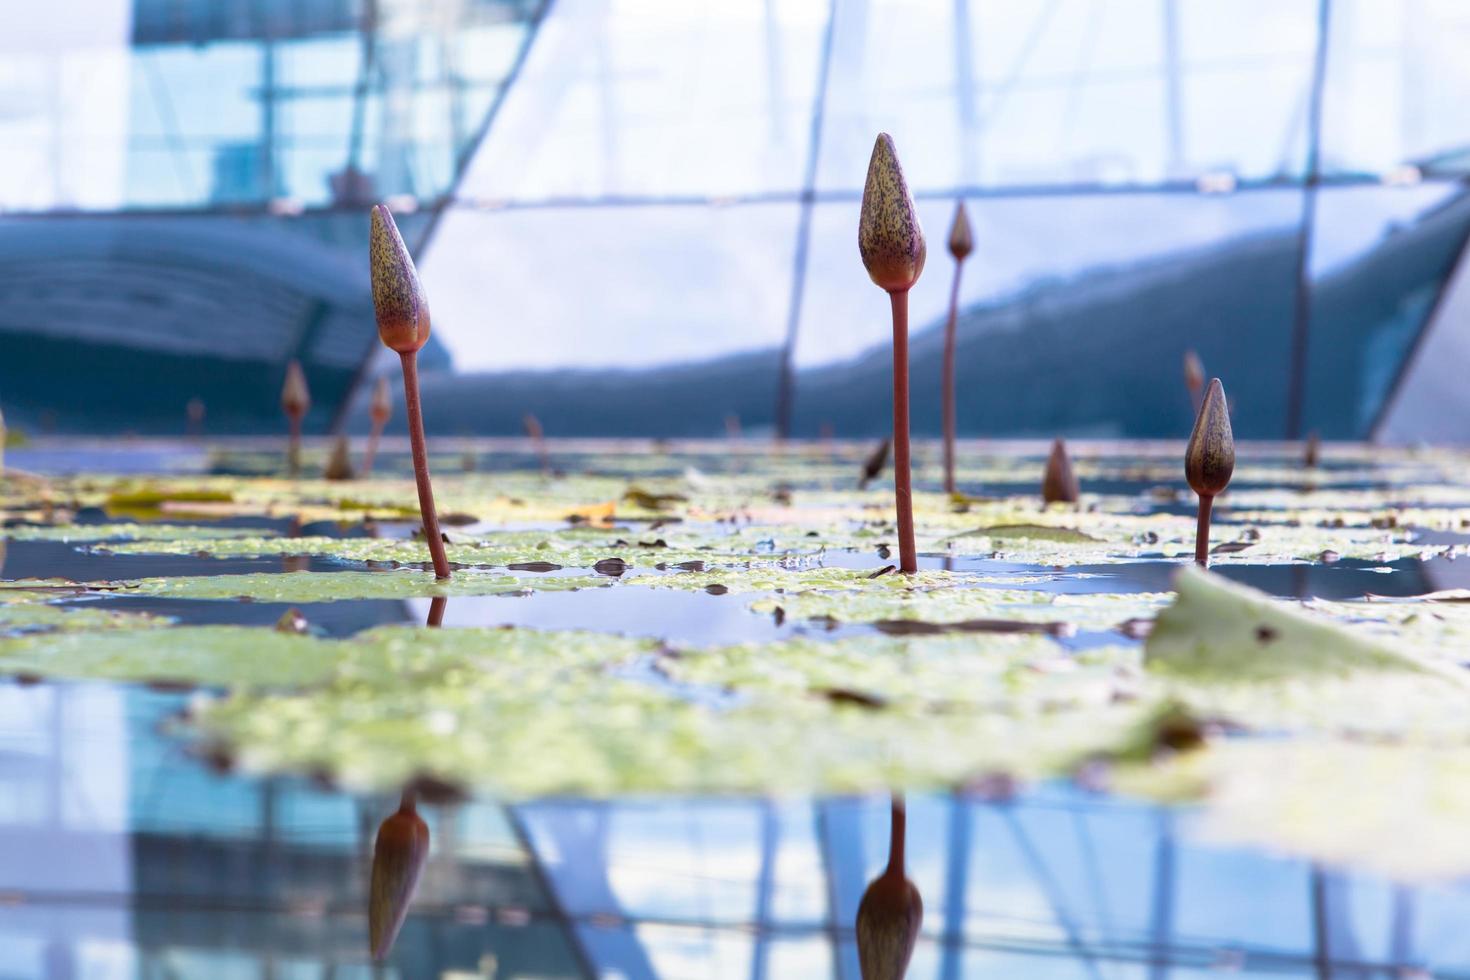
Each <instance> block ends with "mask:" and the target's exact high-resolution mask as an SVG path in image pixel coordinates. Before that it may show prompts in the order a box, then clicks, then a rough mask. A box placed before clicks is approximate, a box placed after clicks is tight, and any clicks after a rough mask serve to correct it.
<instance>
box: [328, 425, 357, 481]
mask: <svg viewBox="0 0 1470 980" xmlns="http://www.w3.org/2000/svg"><path fill="white" fill-rule="evenodd" d="M322 476H324V477H326V478H327V479H328V480H350V479H352V478H353V476H354V474H353V472H352V451H351V449H350V447H349V446H348V445H347V437H346V436H345V435H341V436H338V437H337V441H336V442H335V443H334V444H333V445H332V455H331V456H330V457H328V458H327V468H326V469H325V470H324V471H323V472H322Z"/></svg>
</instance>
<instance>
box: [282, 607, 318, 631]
mask: <svg viewBox="0 0 1470 980" xmlns="http://www.w3.org/2000/svg"><path fill="white" fill-rule="evenodd" d="M275 631H276V632H277V633H294V634H296V635H298V636H299V635H303V634H306V633H309V632H311V624H310V623H308V622H307V621H306V617H305V616H304V615H302V613H301V610H300V609H297V608H296V607H295V606H292V607H291V608H290V609H287V610H286V611H285V612H283V613H281V618H280V619H278V620H276V625H275Z"/></svg>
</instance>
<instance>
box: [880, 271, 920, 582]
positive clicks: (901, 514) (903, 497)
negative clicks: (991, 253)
mask: <svg viewBox="0 0 1470 980" xmlns="http://www.w3.org/2000/svg"><path fill="white" fill-rule="evenodd" d="M888 295H889V297H891V298H892V300H893V503H894V509H895V510H896V511H897V512H898V567H899V570H900V571H902V572H904V573H905V574H912V573H914V572H917V571H918V570H919V559H918V555H917V553H916V551H915V549H914V494H913V485H912V482H911V477H910V473H909V456H910V454H909V291H908V290H907V289H904V290H899V291H896V292H892V293H889V294H888Z"/></svg>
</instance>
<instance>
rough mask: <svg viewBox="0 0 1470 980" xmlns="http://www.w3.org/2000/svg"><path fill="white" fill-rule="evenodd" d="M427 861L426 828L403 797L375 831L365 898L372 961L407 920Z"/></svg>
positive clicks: (387, 949) (379, 957)
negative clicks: (376, 834) (369, 881)
mask: <svg viewBox="0 0 1470 980" xmlns="http://www.w3.org/2000/svg"><path fill="white" fill-rule="evenodd" d="M428 859H429V827H428V824H426V823H424V820H423V818H422V817H420V816H419V814H418V810H417V809H416V808H415V807H414V804H413V801H412V800H411V799H409V798H407V797H405V799H404V800H403V803H402V804H401V805H400V806H399V808H398V812H397V813H395V814H393V815H392V816H391V817H389V818H388V819H387V820H384V821H383V823H382V826H380V827H379V828H378V840H377V843H376V845H375V846H374V847H373V875H372V884H371V886H370V889H369V895H368V944H369V948H370V949H371V951H372V956H373V959H375V960H382V959H385V958H386V957H387V956H388V954H389V953H390V952H391V951H392V949H393V941H394V940H396V939H397V938H398V931H399V930H400V929H402V928H403V921H404V919H406V918H407V917H408V906H409V903H410V902H412V901H413V894H414V891H415V890H416V889H417V888H418V884H419V875H420V874H422V873H423V870H424V865H425V864H426V863H427V862H428Z"/></svg>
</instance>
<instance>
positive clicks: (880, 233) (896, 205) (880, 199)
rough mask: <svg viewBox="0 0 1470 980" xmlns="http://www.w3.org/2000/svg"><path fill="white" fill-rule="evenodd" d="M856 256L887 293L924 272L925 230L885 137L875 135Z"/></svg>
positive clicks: (902, 287) (906, 285)
mask: <svg viewBox="0 0 1470 980" xmlns="http://www.w3.org/2000/svg"><path fill="white" fill-rule="evenodd" d="M858 251H859V252H860V253H861V254H862V257H863V266H864V268H866V269H867V270H868V276H869V277H871V278H872V280H873V282H875V283H877V284H878V285H879V286H881V287H883V288H884V289H886V290H888V291H889V292H890V293H897V292H903V291H904V290H906V289H908V288H909V287H910V286H912V285H913V284H914V283H915V282H917V281H918V279H919V273H921V272H923V271H924V255H925V247H924V229H923V228H921V227H920V226H919V212H918V209H917V208H916V207H915V206H914V199H913V197H912V195H910V194H909V186H908V183H907V182H906V181H905V180H904V177H903V168H902V167H901V166H899V163H898V153H897V151H895V150H894V148H893V138H892V137H891V136H889V135H888V134H887V133H879V134H878V140H877V142H876V143H874V144H873V157H872V159H871V160H870V161H869V162H868V182H867V184H866V185H865V186H864V187H863V209H862V217H861V218H860V220H859V222H858Z"/></svg>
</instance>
